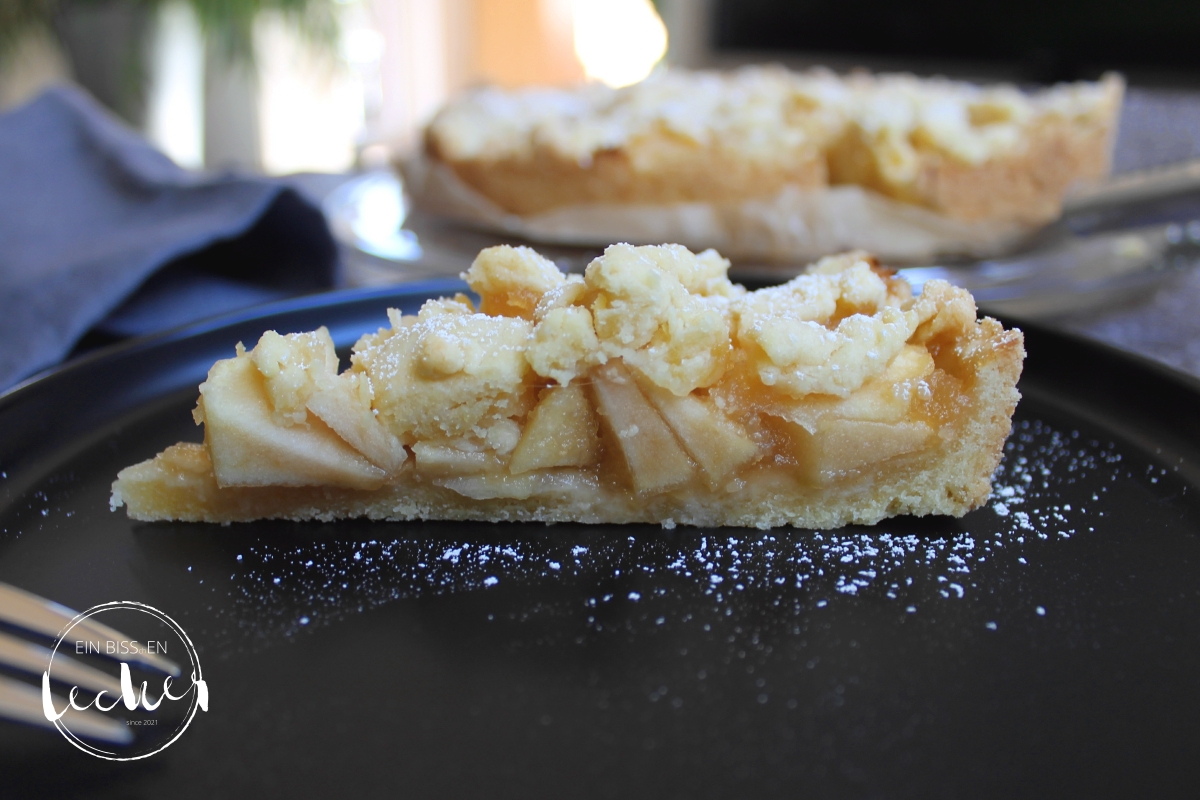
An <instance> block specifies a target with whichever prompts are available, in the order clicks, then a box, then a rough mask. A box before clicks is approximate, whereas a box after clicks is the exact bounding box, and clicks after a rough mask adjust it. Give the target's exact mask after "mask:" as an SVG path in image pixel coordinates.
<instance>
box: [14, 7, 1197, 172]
mask: <svg viewBox="0 0 1200 800" xmlns="http://www.w3.org/2000/svg"><path fill="white" fill-rule="evenodd" d="M1198 36H1200V7H1197V6H1196V4H1195V3H1192V2H1186V1H1185V0H1141V2H1136V3H1134V2H1118V3H1113V2H1110V3H1104V4H1096V3H1089V2H1084V0H1052V1H1050V2H1034V0H1004V1H1003V2H1001V0H980V1H979V2H975V3H972V4H969V5H966V6H964V5H963V4H961V3H951V2H947V0H924V1H923V2H905V3H896V2H892V1H889V0H658V2H651V0H344V1H343V0H0V108H4V107H10V106H12V105H15V104H18V103H21V102H22V101H23V100H25V99H27V98H29V97H31V96H32V95H34V94H36V93H37V92H38V91H39V90H40V89H42V88H44V87H45V86H47V85H49V84H52V83H55V82H62V81H69V82H74V83H76V84H78V85H81V86H83V87H84V88H86V89H87V90H88V91H89V92H91V93H92V94H93V95H94V96H96V97H97V98H98V99H100V100H101V101H102V102H103V103H104V104H105V105H107V106H108V107H109V108H111V109H113V110H114V111H116V112H117V113H118V114H119V115H120V116H121V117H123V118H124V119H125V120H127V121H128V122H129V123H130V124H131V125H132V126H134V127H135V128H137V129H139V130H141V131H143V132H144V133H145V135H146V136H147V137H148V138H149V139H150V140H151V141H153V142H154V143H155V144H156V145H158V146H159V147H160V148H161V149H162V150H164V151H165V152H166V153H167V154H169V155H170V156H171V157H172V158H173V159H175V161H177V162H178V163H180V164H181V165H184V166H188V167H214V168H215V167H225V166H238V167H242V168H245V169H250V170H256V171H262V172H265V173H267V174H285V173H293V172H301V171H319V172H339V171H345V170H349V169H352V168H354V167H356V166H362V165H367V166H371V165H375V164H379V163H382V162H383V161H384V160H386V157H387V148H391V149H392V150H394V151H399V152H401V153H403V152H404V151H406V150H410V149H411V148H412V147H413V146H414V144H415V143H416V142H417V141H418V136H419V131H420V129H421V126H422V125H423V124H424V123H425V122H426V121H428V119H429V118H430V116H431V115H432V114H433V113H434V111H435V110H436V109H437V108H438V107H439V106H440V105H441V104H442V103H443V102H444V101H445V100H446V99H447V98H448V97H450V96H452V95H453V94H454V93H456V92H458V91H460V90H461V89H463V88H465V87H468V86H471V85H475V84H481V83H491V84H498V85H502V86H508V87H512V86H521V85H529V84H544V85H564V84H571V83H575V82H578V81H580V80H584V79H593V80H599V81H603V82H605V83H608V84H610V85H614V86H620V85H624V84H628V83H633V82H635V81H637V80H640V79H641V78H643V77H645V75H647V74H648V73H649V71H650V70H651V69H652V68H654V66H655V65H656V64H658V63H660V62H666V63H671V64H677V65H681V66H688V67H705V66H721V67H726V66H732V65H736V64H739V63H747V62H761V61H777V62H781V63H784V64H787V65H788V66H793V67H803V66H806V65H811V64H826V65H829V66H831V67H833V68H835V69H838V70H845V69H850V68H853V67H858V66H862V67H866V68H870V69H883V70H911V71H915V72H917V73H918V74H943V75H950V76H952V77H964V78H971V79H979V80H1015V81H1018V82H1021V83H1049V82H1054V81H1059V80H1071V79H1078V78H1095V77H1097V76H1098V75H1099V74H1100V73H1101V72H1103V71H1104V70H1107V69H1119V70H1121V71H1122V72H1124V73H1125V74H1126V76H1127V77H1128V78H1129V79H1130V82H1131V84H1132V85H1133V86H1134V87H1135V89H1136V91H1134V92H1133V93H1131V95H1130V107H1131V108H1132V109H1133V110H1134V111H1135V112H1139V109H1140V110H1141V111H1146V110H1147V109H1149V112H1150V113H1148V114H1145V113H1140V112H1139V113H1135V114H1134V115H1133V116H1134V117H1135V118H1134V119H1132V121H1130V120H1129V119H1127V120H1126V123H1125V126H1124V127H1125V130H1124V132H1123V139H1124V140H1126V146H1125V147H1123V148H1119V150H1118V160H1117V161H1118V163H1117V165H1116V166H1117V169H1118V171H1120V170H1122V169H1129V168H1135V167H1141V166H1151V165H1154V164H1159V163H1167V162H1169V161H1176V160H1180V159H1183V158H1189V157H1193V156H1195V155H1197V154H1200V143H1198V138H1200V102H1198V101H1197V99H1196V98H1197V96H1198V95H1196V94H1195V90H1197V89H1200V49H1197V48H1196V47H1195V46H1194V42H1195V41H1197V38H1198ZM1127 111H1128V109H1127ZM1126 116H1127V118H1128V117H1130V115H1129V114H1128V113H1127V115H1126ZM1139 120H1145V121H1144V122H1139ZM1143 129H1144V130H1143ZM1130 137H1133V139H1134V140H1141V141H1139V143H1137V146H1135V147H1130V146H1128V143H1129V141H1130ZM1129 153H1133V155H1129Z"/></svg>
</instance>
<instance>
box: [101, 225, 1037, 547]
mask: <svg viewBox="0 0 1200 800" xmlns="http://www.w3.org/2000/svg"><path fill="white" fill-rule="evenodd" d="M728 266H729V264H728V262H727V261H725V260H724V259H722V258H721V257H720V256H719V255H717V253H715V252H713V251H706V252H703V253H700V254H699V255H694V254H693V253H691V252H689V251H688V250H687V249H685V248H683V247H680V246H676V245H664V246H661V247H632V246H630V245H624V244H618V245H613V246H612V247H609V248H608V249H607V250H606V251H605V253H604V255H603V256H601V257H600V258H597V259H596V260H595V261H593V262H592V263H591V264H590V265H589V266H588V268H587V272H586V274H585V275H584V276H583V277H580V276H578V275H571V276H567V275H563V274H562V273H561V272H560V271H559V270H558V268H557V267H556V266H555V265H554V264H553V263H551V262H550V261H547V260H546V259H544V258H542V257H541V256H539V255H538V254H537V253H535V252H533V251H532V250H530V249H528V248H520V247H518V248H512V247H507V246H503V247H494V248H490V249H488V250H484V251H483V252H482V253H480V254H479V257H478V258H477V259H476V260H475V262H474V264H473V265H472V267H471V269H470V271H469V272H468V273H467V274H466V278H467V281H468V283H469V284H470V286H471V288H472V289H473V290H474V291H475V292H476V293H477V294H478V295H479V297H480V304H479V308H478V309H476V308H475V307H474V306H473V304H472V301H471V300H470V299H469V298H467V297H466V296H464V295H459V296H457V297H454V298H449V299H445V298H444V299H440V300H430V301H429V302H427V303H426V304H425V305H424V306H423V307H422V308H421V310H420V313H418V314H416V315H402V314H401V313H400V312H398V311H395V310H391V311H389V312H388V314H389V318H390V322H391V326H390V327H388V328H381V329H380V330H379V331H377V332H375V333H369V334H366V335H365V336H363V337H362V338H361V339H360V340H359V341H358V343H357V344H356V345H355V346H354V351H353V355H352V357H351V365H350V367H349V368H348V369H346V370H345V371H343V372H340V373H339V372H338V359H337V356H336V354H335V353H334V345H333V341H332V340H331V339H330V337H329V334H328V332H327V331H326V330H325V329H323V328H322V329H319V330H317V331H315V332H312V333H300V334H291V335H287V336H281V335H279V334H277V333H275V332H272V331H268V332H266V333H265V334H263V336H262V338H261V339H260V340H259V341H258V344H257V345H256V346H255V347H254V349H253V350H246V349H245V348H244V347H242V346H240V345H239V346H238V348H237V354H236V356H235V357H234V358H231V359H228V360H224V361H219V362H217V363H216V364H215V365H214V366H213V368H212V370H211V371H210V372H209V374H208V379H207V380H206V381H205V382H204V383H203V384H201V385H200V400H199V403H198V404H197V407H196V410H195V412H194V416H195V419H196V421H197V423H199V424H203V425H204V434H205V441H204V444H187V443H183V444H177V445H174V446H173V447H169V448H167V449H166V450H165V451H163V452H162V453H160V454H159V455H158V456H157V457H155V458H153V459H151V460H149V461H145V462H143V463H141V464H135V465H134V466H131V467H129V468H127V469H125V470H122V471H121V473H120V474H119V475H118V476H117V480H116V482H115V483H114V484H113V494H112V505H113V507H114V509H115V508H117V507H119V506H121V505H125V506H126V507H127V509H128V513H129V516H131V517H133V518H134V519H139V520H191V521H209V522H229V521H243V520H254V519H262V518H269V517H281V518H287V519H294V520H303V519H321V520H329V519H334V518H340V517H369V518H372V519H388V520H408V519H471V520H540V521H545V522H556V521H576V522H593V523H598V522H657V523H661V524H663V525H664V526H667V527H672V526H673V525H675V524H677V523H678V524H687V525H743V526H756V527H760V528H766V527H771V526H776V525H794V526H797V527H809V528H831V527H836V526H841V525H845V524H848V523H867V524H870V523H874V522H877V521H879V520H880V519H883V518H884V517H888V516H892V515H896V514H919V515H923V514H954V515H961V514H964V513H966V512H967V511H969V510H971V509H973V508H976V507H977V506H979V505H980V504H981V503H983V502H984V500H985V499H986V498H987V496H988V492H989V485H990V478H991V475H992V472H993V470H994V469H995V467H996V464H997V463H998V461H999V459H1000V453H1001V447H1002V445H1003V442H1004V439H1005V437H1006V436H1007V434H1008V431H1009V426H1010V420H1011V417H1012V413H1013V409H1014V407H1015V406H1016V403H1017V399H1018V397H1019V395H1018V393H1017V390H1016V382H1017V378H1018V376H1019V375H1020V371H1021V363H1022V359H1023V358H1024V349H1023V346H1022V337H1021V333H1020V331H1016V330H1004V328H1003V327H1002V326H1001V325H1000V324H999V323H998V322H996V321H995V320H992V319H983V320H977V319H976V311H975V304H974V301H973V300H972V298H971V296H970V295H969V294H968V293H967V292H965V291H963V290H961V289H957V288H954V287H952V286H950V285H949V284H946V283H942V282H937V281H931V282H930V283H927V284H926V285H925V288H924V291H923V292H922V293H921V295H920V296H918V297H913V296H912V293H911V291H910V289H909V286H908V284H907V283H905V282H904V281H902V280H899V279H897V278H894V277H892V276H891V274H890V273H889V272H888V271H887V270H884V269H881V268H880V267H879V266H878V265H877V264H876V263H875V262H874V261H873V260H872V259H871V258H870V257H869V256H866V255H864V254H862V253H849V254H844V255H839V256H833V257H830V258H826V259H824V260H822V261H820V262H819V263H817V264H815V265H813V266H812V267H810V268H809V270H808V272H807V274H805V275H802V276H800V277H798V278H796V279H795V280H792V281H791V282H789V283H787V284H784V285H782V286H777V287H772V288H768V289H762V290H759V291H756V292H747V291H746V290H745V289H744V288H742V287H740V286H737V285H734V284H732V283H730V281H729V279H728V278H727V276H726V272H727V269H728Z"/></svg>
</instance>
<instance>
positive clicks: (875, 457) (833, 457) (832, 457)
mask: <svg viewBox="0 0 1200 800" xmlns="http://www.w3.org/2000/svg"><path fill="white" fill-rule="evenodd" d="M784 424H785V425H788V426H790V428H791V433H792V441H793V442H794V452H793V455H794V456H795V458H796V460H797V462H798V463H799V465H800V469H801V470H802V471H803V472H804V473H805V474H806V475H807V477H809V478H810V479H813V480H817V481H822V482H825V481H830V480H834V479H836V478H837V477H839V476H841V475H844V474H845V473H847V472H852V471H854V470H859V469H862V468H863V467H867V466H870V465H872V464H877V463H879V462H880V461H886V460H887V459H889V458H894V457H896V456H899V455H904V454H906V453H913V452H916V451H918V450H921V449H922V448H924V447H925V446H926V443H927V442H928V441H929V439H930V437H931V436H932V435H933V429H932V428H931V427H930V426H928V425H926V424H925V423H924V422H896V423H888V422H875V421H872V420H858V419H825V420H822V421H821V423H820V425H819V426H818V428H817V431H816V433H811V434H810V433H808V432H807V431H806V430H804V428H803V427H801V426H800V425H796V424H794V423H786V422H785V423H784Z"/></svg>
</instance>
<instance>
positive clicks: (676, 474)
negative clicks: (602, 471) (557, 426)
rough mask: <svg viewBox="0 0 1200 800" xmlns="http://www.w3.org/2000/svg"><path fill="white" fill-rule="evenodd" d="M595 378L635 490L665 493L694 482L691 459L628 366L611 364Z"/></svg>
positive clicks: (599, 400) (602, 411)
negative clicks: (689, 481) (647, 398)
mask: <svg viewBox="0 0 1200 800" xmlns="http://www.w3.org/2000/svg"><path fill="white" fill-rule="evenodd" d="M592 376H593V378H594V380H593V382H592V390H593V391H594V392H595V394H596V406H597V408H598V409H599V411H600V415H601V416H602V417H604V419H605V420H606V421H607V423H608V426H609V428H610V429H611V430H612V433H613V438H614V439H615V440H616V444H617V448H618V449H619V450H620V451H621V455H622V456H623V457H624V459H625V464H626V466H628V467H629V474H630V476H631V477H632V479H633V488H634V489H635V490H637V491H639V492H662V491H666V490H667V489H670V488H671V487H673V486H678V485H679V484H681V483H684V482H686V481H688V480H690V479H691V477H692V474H693V472H694V470H693V468H692V462H691V460H690V459H689V458H688V456H687V453H685V452H684V451H683V448H682V447H680V446H679V442H677V441H675V435H674V434H673V433H671V428H670V427H669V426H668V425H667V423H666V422H664V421H663V418H662V417H660V416H659V415H658V412H657V411H655V410H654V406H652V405H650V402H649V401H648V400H646V398H645V396H643V395H642V392H641V390H639V389H638V387H637V384H636V383H635V382H634V380H633V376H631V375H630V374H629V370H627V369H626V368H625V365H624V364H622V363H620V362H618V361H610V362H609V363H607V364H605V365H604V366H602V367H597V368H596V369H595V370H594V371H593V372H592Z"/></svg>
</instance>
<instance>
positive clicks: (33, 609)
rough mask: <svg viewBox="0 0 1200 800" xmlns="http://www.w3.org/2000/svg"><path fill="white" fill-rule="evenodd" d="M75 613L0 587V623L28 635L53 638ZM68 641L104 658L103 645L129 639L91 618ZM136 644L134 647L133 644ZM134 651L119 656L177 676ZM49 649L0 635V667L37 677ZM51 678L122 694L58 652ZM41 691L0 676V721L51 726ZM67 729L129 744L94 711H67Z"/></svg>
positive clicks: (159, 660) (125, 734) (172, 667)
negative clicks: (68, 719)
mask: <svg viewBox="0 0 1200 800" xmlns="http://www.w3.org/2000/svg"><path fill="white" fill-rule="evenodd" d="M76 616H77V612H75V611H72V610H71V609H69V608H67V607H66V606H63V605H59V604H58V603H55V602H53V601H51V600H47V599H45V598H44V597H38V596H37V595H36V594H33V593H31V592H26V591H24V590H23V589H18V588H16V587H15V586H10V585H8V584H7V583H0V622H4V623H6V624H8V625H10V626H12V627H15V628H20V629H21V630H24V631H28V632H30V633H32V634H35V635H38V636H42V637H48V638H50V639H53V638H55V637H57V636H58V635H59V634H60V633H61V632H62V630H63V629H64V628H65V627H66V626H67V623H69V622H70V621H71V620H72V619H74V618H75V617H76ZM71 638H72V641H78V642H86V643H88V644H90V645H93V647H91V648H87V649H88V650H89V652H96V653H99V654H101V655H104V654H105V653H106V651H107V650H108V647H107V646H106V645H107V643H108V642H120V641H130V639H129V637H128V636H125V635H124V634H122V633H120V632H119V631H115V630H113V629H112V628H110V627H108V626H107V625H102V624H100V623H99V622H96V621H94V620H92V619H85V620H82V621H80V622H78V623H76V625H75V627H74V628H73V629H72V637H71ZM134 644H135V645H136V643H134ZM131 649H135V650H136V651H137V652H136V653H128V652H125V653H123V654H122V656H121V658H122V659H124V660H126V661H130V662H136V663H139V664H141V665H143V666H146V667H149V668H151V669H154V670H157V671H159V672H163V673H166V674H168V675H171V676H174V677H178V676H179V674H180V669H179V665H178V664H176V663H175V662H173V661H171V660H170V659H167V658H164V657H162V656H161V655H159V654H157V653H153V652H147V648H144V647H134V648H131ZM50 656H51V650H50V649H49V648H47V647H43V646H42V645H39V644H35V643H33V642H30V641H26V640H25V639H21V638H18V637H15V636H11V635H9V634H7V633H3V632H0V667H7V668H8V669H10V670H14V671H17V672H24V673H27V674H29V675H33V676H36V677H39V678H40V677H41V676H42V675H43V674H44V673H46V671H47V670H48V669H49V667H50ZM54 673H55V679H56V680H63V681H66V682H68V683H71V684H73V685H75V686H78V687H79V688H80V689H86V690H88V691H93V692H102V691H103V692H108V693H109V695H110V696H113V697H116V696H119V695H120V694H121V684H120V682H119V681H118V680H117V679H116V678H115V677H113V676H112V675H109V674H108V673H106V672H103V671H101V670H99V669H96V668H95V667H92V666H90V665H88V664H85V663H83V662H81V661H79V660H77V659H73V658H70V657H69V656H66V655H64V654H63V653H61V652H59V653H57V654H54ZM54 701H55V706H56V707H58V708H62V707H63V706H65V705H67V703H68V701H67V700H66V699H64V698H62V697H59V696H54ZM42 708H43V707H42V692H41V690H40V689H39V688H38V687H36V686H34V685H32V684H30V683H26V682H25V681H21V680H17V679H15V678H10V677H7V676H5V675H0V719H9V720H14V721H16V722H24V723H27V724H30V725H35V726H38V727H43V728H53V727H54V723H52V722H50V721H49V720H48V719H46V715H45V713H44V712H43V710H42ZM70 714H71V731H72V733H76V734H78V735H79V736H86V737H89V738H91V739H96V740H98V741H103V742H111V743H114V744H128V743H129V742H131V741H132V740H133V734H132V733H130V731H129V726H127V725H125V724H123V723H122V722H121V721H119V720H114V719H111V718H110V717H106V716H105V715H103V714H100V713H98V712H95V711H90V710H88V711H76V710H72V711H71V712H70Z"/></svg>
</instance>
